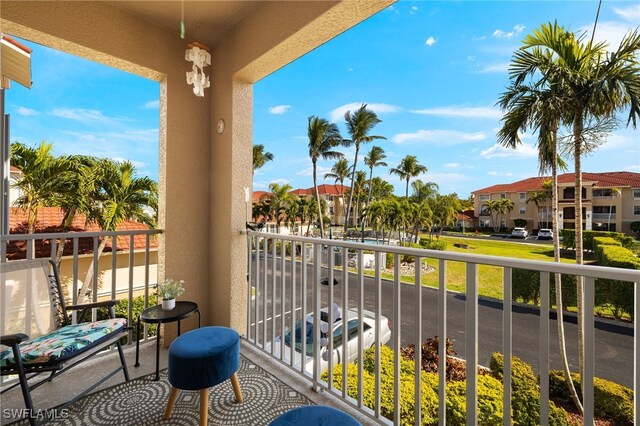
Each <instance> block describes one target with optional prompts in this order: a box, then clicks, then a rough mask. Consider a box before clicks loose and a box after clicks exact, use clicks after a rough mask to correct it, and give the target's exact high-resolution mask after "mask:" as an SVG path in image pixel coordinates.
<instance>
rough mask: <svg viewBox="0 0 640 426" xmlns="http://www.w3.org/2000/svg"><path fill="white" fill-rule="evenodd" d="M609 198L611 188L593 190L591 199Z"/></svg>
mask: <svg viewBox="0 0 640 426" xmlns="http://www.w3.org/2000/svg"><path fill="white" fill-rule="evenodd" d="M611 196H612V193H611V188H608V189H594V190H593V198H610V197H611Z"/></svg>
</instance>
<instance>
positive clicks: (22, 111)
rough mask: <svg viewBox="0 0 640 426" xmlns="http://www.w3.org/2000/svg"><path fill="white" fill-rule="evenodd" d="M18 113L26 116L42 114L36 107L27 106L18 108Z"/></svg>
mask: <svg viewBox="0 0 640 426" xmlns="http://www.w3.org/2000/svg"><path fill="white" fill-rule="evenodd" d="M16 113H17V114H18V115H22V116H25V117H33V116H34V115H40V113H39V112H38V111H36V110H35V109H31V108H25V107H22V106H19V107H18V108H16Z"/></svg>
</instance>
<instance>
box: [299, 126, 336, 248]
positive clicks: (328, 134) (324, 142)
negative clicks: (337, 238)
mask: <svg viewBox="0 0 640 426" xmlns="http://www.w3.org/2000/svg"><path fill="white" fill-rule="evenodd" d="M307 136H308V137H309V157H310V158H311V163H312V164H313V192H314V194H315V197H316V203H317V205H318V207H319V208H321V207H322V204H320V195H319V194H318V178H317V166H316V164H317V162H318V159H319V158H322V159H324V160H329V159H336V158H341V157H342V153H341V152H338V151H333V149H334V148H335V147H337V146H339V145H341V144H342V143H343V142H342V141H343V139H342V136H340V132H339V131H338V126H336V125H335V124H334V123H329V122H328V121H327V120H325V119H324V118H319V117H316V116H313V115H312V116H311V117H309V120H308V126H307ZM322 216H323V212H322V211H320V212H319V214H318V218H319V221H320V237H321V238H323V237H324V222H323V217H322Z"/></svg>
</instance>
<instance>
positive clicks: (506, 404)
mask: <svg viewBox="0 0 640 426" xmlns="http://www.w3.org/2000/svg"><path fill="white" fill-rule="evenodd" d="M503 284H504V288H503V301H502V353H503V355H504V356H503V361H504V363H503V370H502V376H503V377H502V383H503V388H504V399H503V402H502V406H503V409H502V413H503V416H504V418H503V424H504V426H509V425H511V352H512V333H511V325H512V309H511V299H512V292H511V268H504V278H503Z"/></svg>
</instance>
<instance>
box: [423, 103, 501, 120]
mask: <svg viewBox="0 0 640 426" xmlns="http://www.w3.org/2000/svg"><path fill="white" fill-rule="evenodd" d="M411 112H412V113H414V114H422V115H435V116H438V117H466V118H501V117H502V113H501V112H500V111H499V110H497V109H495V108H487V107H463V106H455V105H453V106H445V107H439V108H424V109H415V110H411Z"/></svg>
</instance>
